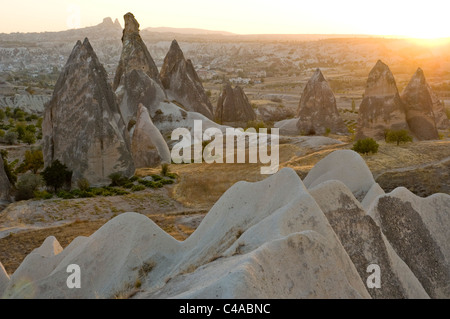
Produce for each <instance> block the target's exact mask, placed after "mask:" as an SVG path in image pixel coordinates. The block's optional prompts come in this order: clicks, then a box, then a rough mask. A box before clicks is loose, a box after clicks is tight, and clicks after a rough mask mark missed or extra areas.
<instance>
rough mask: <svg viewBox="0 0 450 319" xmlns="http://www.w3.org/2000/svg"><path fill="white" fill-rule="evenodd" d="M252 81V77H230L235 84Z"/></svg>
mask: <svg viewBox="0 0 450 319" xmlns="http://www.w3.org/2000/svg"><path fill="white" fill-rule="evenodd" d="M250 81H251V79H249V78H241V77H237V78H232V79H230V82H231V83H233V84H249V83H250Z"/></svg>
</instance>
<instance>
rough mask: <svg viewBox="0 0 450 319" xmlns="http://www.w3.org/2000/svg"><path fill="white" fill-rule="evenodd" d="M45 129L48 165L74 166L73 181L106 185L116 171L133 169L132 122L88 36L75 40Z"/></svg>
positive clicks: (44, 148) (56, 87)
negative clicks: (124, 115) (119, 103)
mask: <svg viewBox="0 0 450 319" xmlns="http://www.w3.org/2000/svg"><path fill="white" fill-rule="evenodd" d="M42 132H43V140H44V147H43V153H44V162H45V165H46V166H48V165H49V164H51V163H52V162H53V161H54V160H56V159H58V160H60V161H61V162H62V163H64V164H66V165H67V167H68V168H69V169H70V170H72V171H73V177H72V182H76V181H77V180H78V179H80V178H86V179H87V180H88V181H89V182H90V183H91V185H103V184H105V183H109V178H108V176H109V175H110V174H112V173H116V172H120V173H123V174H124V175H126V176H131V175H133V174H134V165H133V160H132V158H131V151H130V139H129V135H128V132H127V128H126V126H125V123H124V122H123V119H122V117H121V115H120V111H119V107H118V106H117V102H116V97H115V95H114V92H113V91H112V89H111V86H110V85H109V83H108V81H107V74H106V71H105V69H104V68H103V66H102V65H101V64H100V62H99V61H98V58H97V56H96V54H95V52H94V50H93V49H92V47H91V45H90V43H89V40H88V39H87V38H86V39H85V40H84V42H83V43H81V42H80V41H78V42H77V43H76V45H75V47H74V48H73V51H72V53H71V55H70V57H69V59H68V61H67V64H66V65H65V67H64V69H63V71H62V73H61V75H60V76H59V78H58V81H57V82H56V85H55V90H54V92H53V96H52V99H51V101H50V102H49V104H48V105H47V107H46V109H45V114H44V122H43V126H42Z"/></svg>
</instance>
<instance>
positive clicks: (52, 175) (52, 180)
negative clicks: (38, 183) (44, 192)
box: [41, 160, 72, 193]
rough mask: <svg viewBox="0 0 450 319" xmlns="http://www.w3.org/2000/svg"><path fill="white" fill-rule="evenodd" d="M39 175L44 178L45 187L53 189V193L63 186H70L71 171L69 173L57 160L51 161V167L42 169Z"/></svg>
mask: <svg viewBox="0 0 450 319" xmlns="http://www.w3.org/2000/svg"><path fill="white" fill-rule="evenodd" d="M41 175H42V177H43V178H44V181H45V185H47V186H48V187H53V189H54V191H55V193H56V192H57V191H58V189H60V188H61V187H62V186H63V185H64V184H69V185H70V182H71V179H72V171H69V170H68V168H67V166H66V165H64V164H62V163H61V162H60V161H59V160H55V161H53V162H52V164H51V165H49V166H47V167H46V168H45V169H44V171H43V172H42V173H41Z"/></svg>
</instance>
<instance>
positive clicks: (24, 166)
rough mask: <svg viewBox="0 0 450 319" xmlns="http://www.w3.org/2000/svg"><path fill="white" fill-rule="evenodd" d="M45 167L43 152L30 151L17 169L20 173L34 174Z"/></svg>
mask: <svg viewBox="0 0 450 319" xmlns="http://www.w3.org/2000/svg"><path fill="white" fill-rule="evenodd" d="M43 167H44V156H43V154H42V151H41V150H28V151H26V152H25V159H24V160H23V162H22V163H21V164H20V166H19V167H18V168H17V172H18V173H25V172H28V171H32V172H33V174H37V172H38V171H39V170H40V169H41V168H43Z"/></svg>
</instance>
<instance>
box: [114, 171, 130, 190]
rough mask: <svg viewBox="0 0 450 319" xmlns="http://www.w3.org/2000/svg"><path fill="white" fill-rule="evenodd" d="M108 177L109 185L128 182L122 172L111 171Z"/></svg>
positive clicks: (120, 184)
mask: <svg viewBox="0 0 450 319" xmlns="http://www.w3.org/2000/svg"><path fill="white" fill-rule="evenodd" d="M109 179H111V184H110V185H109V186H111V187H114V186H123V185H125V184H127V183H128V182H129V180H128V178H127V177H125V176H123V174H122V173H112V174H111V175H109Z"/></svg>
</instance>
